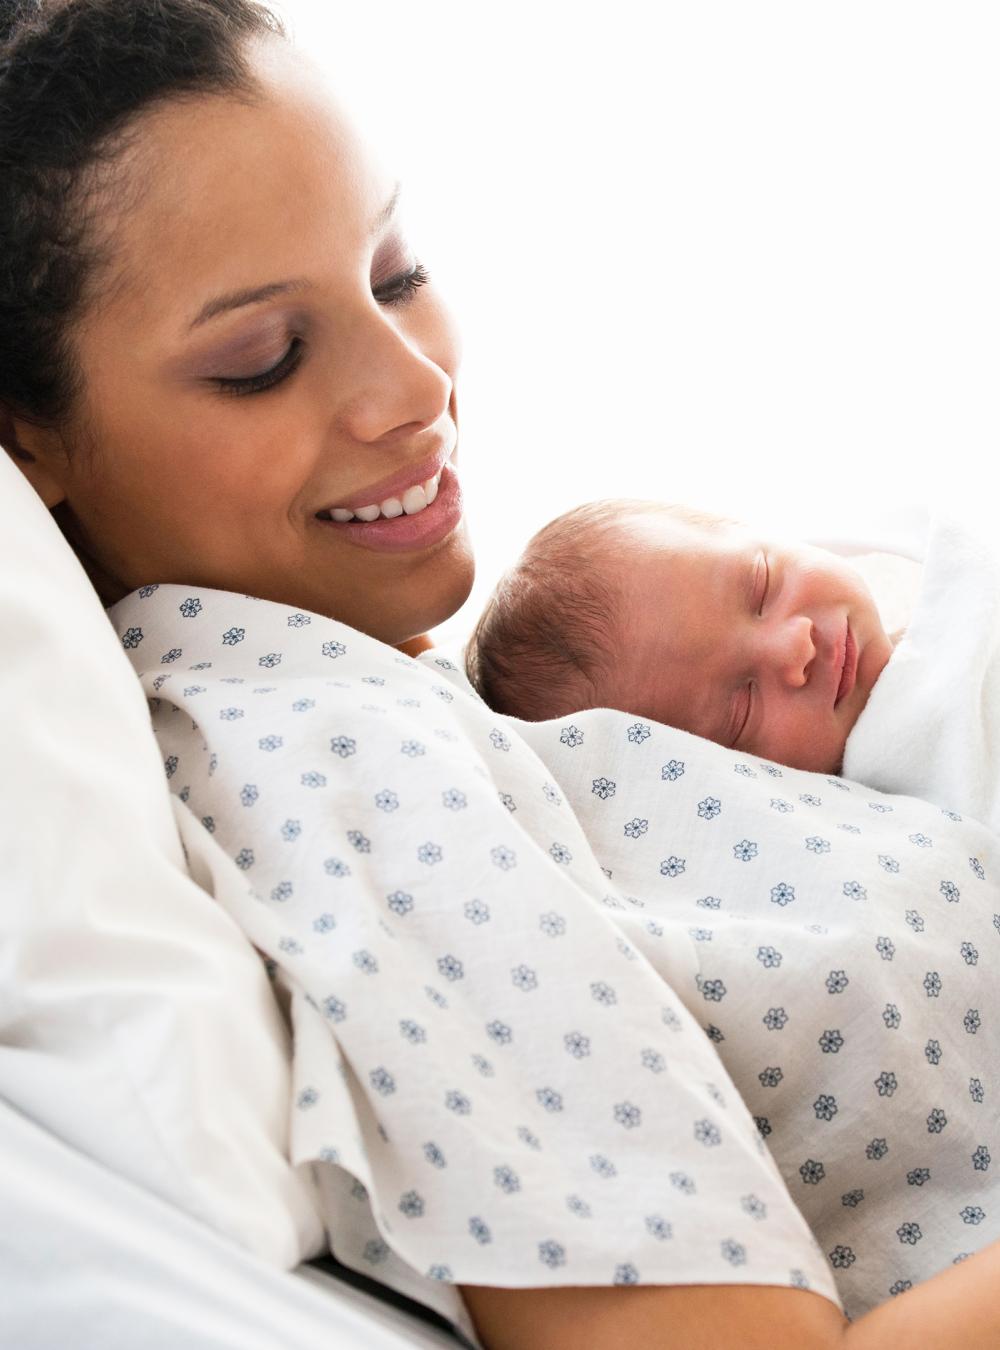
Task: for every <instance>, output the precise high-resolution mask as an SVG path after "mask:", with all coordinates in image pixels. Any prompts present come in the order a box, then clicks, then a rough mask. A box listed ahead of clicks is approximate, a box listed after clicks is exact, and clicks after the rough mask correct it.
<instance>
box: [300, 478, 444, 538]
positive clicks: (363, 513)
mask: <svg viewBox="0 0 1000 1350" xmlns="http://www.w3.org/2000/svg"><path fill="white" fill-rule="evenodd" d="M440 481H441V471H440V469H439V470H438V472H437V473H436V474H435V475H434V477H433V478H428V480H427V482H426V483H417V484H415V485H414V486H413V487H411V488H407V489H406V491H405V492H404V493H403V495H402V497H387V498H386V500H385V501H384V502H379V503H377V504H376V503H374V502H373V503H372V505H371V506H356V507H355V508H354V510H353V511H349V510H348V509H347V507H346V506H332V507H329V508H328V509H327V510H326V511H319V512H317V514H318V515H319V516H320V517H321V518H323V519H329V520H335V521H337V523H338V524H340V525H346V524H347V522H348V521H349V520H363V521H371V520H378V518H379V516H383V517H384V518H385V519H386V520H394V519H395V518H396V516H402V515H407V516H415V515H417V514H418V512H420V511H422V510H423V509H424V507H426V506H430V504H431V502H433V500H434V498H435V497H436V496H437V494H438V484H439V483H440Z"/></svg>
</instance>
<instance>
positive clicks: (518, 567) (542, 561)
mask: <svg viewBox="0 0 1000 1350" xmlns="http://www.w3.org/2000/svg"><path fill="white" fill-rule="evenodd" d="M664 512H667V513H669V514H671V515H674V516H677V517H679V518H680V519H682V520H685V521H687V522H688V523H689V524H691V525H696V526H697V525H705V526H711V525H719V524H725V523H728V519H729V518H728V517H724V516H718V515H713V514H712V513H710V512H705V511H696V510H693V509H692V508H690V507H687V506H683V505H679V504H672V503H671V504H667V503H663V502H654V501H645V500H641V499H638V498H633V497H622V498H609V499H603V500H601V501H596V502H586V503H584V505H582V506H577V507H574V508H573V510H571V511H567V512H565V513H564V514H563V515H561V516H558V517H556V519H555V520H552V521H550V522H549V523H548V524H547V525H545V526H543V528H542V529H541V530H539V531H538V533H537V534H535V535H534V536H533V537H532V538H531V539H530V540H529V541H528V544H527V546H526V547H525V550H524V552H523V553H522V554H521V557H520V558H519V559H518V561H517V562H516V563H515V564H514V566H513V567H512V568H510V569H509V570H508V571H507V572H505V573H504V575H503V576H502V577H501V578H500V581H499V582H498V584H497V586H496V588H495V590H494V592H493V594H492V595H491V597H490V599H489V600H488V601H487V604H486V608H485V609H484V610H483V612H482V614H481V615H480V617H479V621H478V622H477V624H476V626H475V629H474V630H473V633H472V636H471V638H470V639H469V642H468V643H467V645H466V649H465V667H466V673H467V675H468V677H469V680H470V681H471V683H472V685H473V687H474V688H475V689H476V690H477V692H478V693H479V694H480V696H481V697H482V698H483V700H484V701H485V702H486V703H487V704H488V705H489V707H491V708H492V709H493V710H494V712H500V713H507V714H510V715H511V716H513V717H519V718H521V720H522V721H526V722H539V721H544V720H546V719H548V718H550V717H561V716H563V715H564V714H566V713H569V712H578V711H581V710H582V709H584V708H596V707H608V706H614V704H610V705H609V702H608V700H609V698H610V697H612V690H613V687H614V683H615V665H616V662H617V660H618V658H619V653H620V651H621V648H622V645H623V643H624V642H625V639H626V634H625V633H624V632H623V623H624V621H625V618H626V614H625V607H624V603H623V600H624V597H623V594H622V586H621V582H620V579H619V575H620V568H619V567H617V566H616V567H615V568H614V569H609V560H611V561H613V562H614V563H615V564H619V563H620V562H621V558H622V553H623V551H624V550H626V549H627V548H628V547H629V546H630V542H631V541H630V540H629V539H628V536H627V533H626V532H625V531H623V530H622V528H621V527H622V524H623V523H624V522H627V520H628V519H629V517H634V516H641V515H660V514H662V513H664ZM610 570H614V572H615V576H614V577H612V576H609V571H610Z"/></svg>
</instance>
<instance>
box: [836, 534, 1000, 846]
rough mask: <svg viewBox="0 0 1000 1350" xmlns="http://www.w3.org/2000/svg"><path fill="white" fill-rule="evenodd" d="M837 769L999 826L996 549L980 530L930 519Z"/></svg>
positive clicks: (999, 552) (999, 565) (999, 591)
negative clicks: (906, 606) (914, 579)
mask: <svg viewBox="0 0 1000 1350" xmlns="http://www.w3.org/2000/svg"><path fill="white" fill-rule="evenodd" d="M843 771H844V774H845V775H846V776H847V777H848V778H855V779H858V780H859V781H861V782H864V783H870V784H871V785H872V786H873V787H877V788H880V789H881V790H883V791H885V792H905V793H910V794H912V795H914V796H918V797H924V798H926V799H927V800H928V801H933V802H937V803H938V805H940V806H942V807H950V808H951V809H953V810H955V811H961V812H964V813H967V814H968V815H970V816H974V817H975V818H976V819H977V820H982V821H985V822H986V823H987V824H989V825H990V826H992V828H993V829H995V830H1000V549H998V546H997V543H996V541H995V539H994V538H993V537H991V536H989V535H987V534H986V533H985V531H982V530H980V529H973V528H971V527H970V526H968V525H966V524H963V523H962V522H961V521H958V520H956V519H952V518H949V517H945V516H939V517H937V518H936V519H935V520H934V521H933V522H932V524H931V528H930V531H929V534H928V542H927V556H926V560H925V564H924V575H923V583H922V587H921V590H920V594H919V596H918V600H917V606H916V609H915V611H914V614H913V616H912V618H911V621H910V623H909V626H908V627H907V630H906V632H905V634H904V635H903V637H902V639H901V640H900V642H899V643H898V645H897V646H896V648H895V650H894V652H893V654H892V656H891V657H890V659H889V663H888V665H887V666H886V668H885V670H883V672H882V674H881V675H880V676H879V678H878V680H877V681H876V683H875V687H874V688H873V690H872V692H871V694H870V696H869V699H868V703H867V704H866V706H865V708H864V709H863V711H862V713H861V716H860V717H859V718H858V720H857V722H856V723H855V726H854V729H853V731H852V732H851V735H850V736H849V737H848V740H847V745H846V748H845V751H844V764H843Z"/></svg>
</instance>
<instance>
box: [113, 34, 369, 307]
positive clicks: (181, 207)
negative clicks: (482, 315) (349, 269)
mask: <svg viewBox="0 0 1000 1350" xmlns="http://www.w3.org/2000/svg"><path fill="white" fill-rule="evenodd" d="M252 65H253V72H254V75H255V77H256V79H257V80H258V81H259V94H258V95H256V96H255V97H253V98H252V99H248V98H246V97H245V96H242V95H235V94H234V95H212V96H201V97H198V98H191V99H186V100H178V101H173V102H171V103H169V104H165V105H163V106H162V107H160V108H158V109H156V110H155V111H153V112H151V113H150V114H148V115H147V116H146V117H145V118H144V119H143V122H142V124H141V125H140V126H139V127H138V128H137V134H136V135H135V136H134V138H133V139H132V143H131V145H130V147H129V149H128V150H127V151H126V152H125V154H124V155H123V157H122V161H121V164H120V168H121V170H122V172H123V173H124V175H125V178H126V181H127V184H128V186H130V187H132V188H133V189H138V190H133V192H131V193H128V192H126V196H128V198H129V208H128V211H127V214H125V215H124V217H123V218H122V219H120V220H118V221H117V222H116V224H115V228H114V246H113V247H114V257H113V260H112V263H111V268H110V270H111V272H113V273H114V277H115V281H114V284H113V299H112V300H111V303H113V304H114V305H115V306H116V307H117V308H118V309H119V311H120V310H121V309H122V308H125V309H128V310H129V311H130V313H131V317H132V318H133V319H134V321H135V322H136V324H137V325H141V326H142V327H143V329H144V331H149V328H150V326H153V327H154V328H159V329H161V330H164V329H165V328H166V327H167V326H168V325H172V326H174V327H175V328H183V327H186V326H187V325H188V324H190V322H191V320H192V319H193V318H194V317H195V315H196V314H197V312H198V311H199V310H200V308H201V307H202V306H203V304H204V303H205V301H206V300H208V299H209V298H210V297H211V295H213V294H215V293H217V292H228V291H235V290H238V289H241V288H250V287H254V286H262V285H267V284H269V283H272V282H277V281H282V280H287V279H289V278H290V277H291V276H293V275H296V276H297V275H298V274H299V272H301V271H302V269H303V268H308V267H310V266H312V267H315V266H316V265H317V264H319V263H321V262H322V264H323V265H327V266H328V265H329V263H330V261H331V259H332V258H337V257H340V258H343V259H344V260H345V261H349V262H350V263H351V264H352V265H356V264H357V262H358V259H359V258H360V256H361V254H362V252H363V251H364V248H365V245H366V239H367V234H368V230H369V227H370V223H371V219H372V217H373V216H374V215H375V214H376V213H377V211H378V209H379V208H380V206H382V205H383V204H384V203H383V198H384V197H385V195H386V194H387V193H388V192H390V191H391V188H392V181H391V178H390V177H389V175H388V174H386V173H385V172H384V170H383V169H382V166H381V165H380V164H379V162H378V161H377V159H376V157H375V155H374V153H373V152H372V150H371V148H370V146H369V145H368V144H367V142H366V141H365V140H364V138H363V137H362V136H361V135H360V133H359V132H358V130H357V128H356V127H355V126H354V124H353V122H352V121H351V119H350V117H349V115H348V114H347V113H346V111H345V110H344V109H343V107H342V106H341V105H340V104H339V103H338V102H337V100H336V98H335V97H334V94H333V91H332V90H331V89H330V87H329V85H328V83H327V82H326V80H325V78H324V76H323V75H322V73H321V72H320V71H318V70H317V69H316V68H315V67H314V66H313V65H312V63H310V62H309V61H308V60H307V59H306V58H304V57H303V56H302V55H301V54H300V53H298V52H296V51H295V50H294V49H293V48H290V47H288V45H287V44H285V43H283V42H279V41H277V40H275V39H268V40H266V41H265V42H263V43H256V44H254V56H253V61H252ZM111 205H112V212H113V203H112V204H111ZM119 317H120V313H119Z"/></svg>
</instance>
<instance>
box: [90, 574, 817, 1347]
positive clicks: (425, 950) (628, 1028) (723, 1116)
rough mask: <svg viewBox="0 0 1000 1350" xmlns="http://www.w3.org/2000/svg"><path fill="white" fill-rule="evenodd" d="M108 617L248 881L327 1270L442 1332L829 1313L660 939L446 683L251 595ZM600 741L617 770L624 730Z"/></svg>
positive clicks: (457, 683) (425, 661)
mask: <svg viewBox="0 0 1000 1350" xmlns="http://www.w3.org/2000/svg"><path fill="white" fill-rule="evenodd" d="M109 615H110V618H111V620H112V622H113V624H114V625H115V628H116V631H117V632H118V634H119V635H120V637H121V640H122V643H123V645H124V647H125V649H126V651H127V652H128V654H129V656H130V658H131V659H132V661H133V663H134V665H135V668H136V670H137V672H138V673H139V675H140V678H141V680H142V682H143V685H144V686H145V688H146V691H147V694H148V696H149V698H150V704H151V709H152V713H153V722H154V727H155V730H156V734H157V736H158V738H159V742H160V745H161V748H162V751H163V755H164V765H165V771H166V773H167V775H168V777H169V779H170V784H171V788H172V790H173V791H174V792H175V793H176V794H177V795H178V797H179V798H180V799H181V800H182V801H183V802H184V803H185V804H186V808H187V814H186V816H185V817H183V819H186V820H187V821H188V827H189V828H190V829H193V830H199V831H201V830H208V831H210V832H211V834H212V838H213V840H214V841H215V842H217V844H218V846H219V848H220V849H221V850H222V851H223V852H224V853H225V854H226V855H227V856H228V858H229V859H231V860H232V862H233V863H234V864H235V866H236V867H237V868H239V869H241V870H242V871H243V872H244V873H245V876H246V882H247V885H246V892H245V895H244V897H243V898H242V900H241V901H236V900H232V899H229V900H227V901H226V902H225V903H227V905H228V906H229V907H230V912H231V914H232V917H233V918H234V920H235V921H236V923H237V924H238V925H239V926H240V927H241V928H242V929H243V931H244V932H245V933H246V934H247V936H248V938H249V939H250V940H251V941H252V942H253V944H254V945H255V946H256V947H257V948H258V949H259V950H260V951H261V952H262V953H263V954H264V955H265V956H266V958H267V959H268V961H269V962H270V963H271V969H272V971H273V972H274V975H275V979H276V981H277V984H278V986H279V989H282V990H284V991H286V992H287V994H288V997H289V1001H290V1015H291V1018H292V1021H293V1026H294V1053H295V1062H294V1077H295V1083H296V1089H295V1099H294V1102H291V1103H290V1106H289V1109H290V1115H291V1131H290V1133H291V1153H292V1161H293V1162H294V1163H314V1170H315V1176H316V1180H317V1183H318V1185H319V1187H320V1189H321V1193H322V1195H323V1200H324V1206H325V1220H326V1223H327V1225H328V1229H329V1234H330V1242H331V1246H332V1249H333V1250H334V1252H335V1253H336V1255H337V1256H338V1257H339V1258H340V1259H341V1260H343V1261H344V1262H345V1263H347V1264H348V1265H351V1266H354V1267H356V1268H358V1269H361V1270H365V1271H367V1272H368V1273H370V1274H372V1275H374V1276H375V1277H376V1278H378V1279H381V1280H383V1281H384V1282H385V1283H386V1284H388V1285H390V1286H393V1287H395V1288H397V1289H400V1290H402V1291H403V1292H405V1293H409V1294H411V1295H413V1296H415V1297H417V1298H420V1299H421V1300H423V1301H424V1302H425V1303H427V1304H428V1305H430V1306H431V1307H435V1308H437V1309H438V1310H440V1311H441V1312H443V1313H444V1314H445V1315H446V1316H449V1317H451V1318H452V1319H453V1320H454V1321H456V1322H457V1323H458V1324H459V1325H461V1326H463V1327H464V1328H465V1329H466V1330H467V1331H469V1330H470V1327H469V1323H468V1319H467V1317H466V1315H465V1312H464V1308H463V1305H462V1302H461V1299H460V1298H459V1297H458V1296H457V1293H456V1291H455V1289H454V1288H453V1285H454V1284H456V1283H463V1282H469V1283H480V1284H491V1285H505V1286H538V1285H560V1284H576V1285H589V1284H612V1283H622V1284H629V1283H636V1282H642V1283H655V1284H681V1283H682V1284H688V1283H692V1284H706V1283H707V1284H713V1283H725V1284H732V1283H764V1284H779V1285H780V1284H784V1285H799V1286H807V1287H812V1288H814V1289H816V1290H817V1291H819V1292H820V1293H822V1294H824V1295H826V1296H827V1297H830V1298H832V1299H834V1301H838V1295H837V1291H836V1288H835V1285H834V1281H833V1278H832V1275H831V1271H830V1267H829V1265H828V1262H827V1259H826V1257H825V1256H824V1255H823V1254H822V1253H821V1252H820V1251H819V1250H818V1248H817V1246H816V1243H815V1240H814V1238H813V1237H812V1234H811V1233H810V1231H809V1228H808V1226H807V1225H806V1223H805V1221H804V1220H803V1218H802V1216H801V1214H800V1212H799V1210H798V1208H797V1207H796V1205H795V1203H794V1202H793V1200H792V1199H791V1197H790V1196H789V1194H788V1190H787V1187H786V1185H785V1182H784V1180H783V1179H782V1177H781V1174H780V1172H779V1170H778V1168H777V1166H776V1165H775V1163H774V1161H773V1159H772V1157H771V1156H770V1154H769V1152H768V1150H767V1148H766V1147H765V1146H764V1144H763V1142H762V1139H761V1136H760V1133H759V1131H758V1129H757V1128H756V1126H755V1123H754V1121H753V1119H752V1117H751V1114H750V1113H749V1111H748V1110H747V1107H746V1106H745V1104H744V1103H743V1101H742V1100H741V1098H740V1094H739V1092H738V1091H737V1090H736V1088H735V1087H734V1085H733V1082H732V1080H731V1078H730V1076H729V1074H728V1073H727V1071H726V1068H725V1067H724V1065H723V1063H722V1061H721V1060H720V1058H719V1054H718V1051H717V1048H716V1046H715V1045H713V1043H712V1041H711V1040H710V1039H709V1038H707V1037H706V1036H705V1034H704V1031H703V1030H702V1029H701V1027H700V1026H699V1024H698V1022H697V1021H696V1020H695V1018H694V1017H693V1016H692V1014H691V1012H690V1011H689V1010H688V1008H687V1007H686V1006H685V1004H684V1002H683V1000H682V998H681V997H679V995H678V993H677V991H676V988H675V985H676V984H683V985H684V986H685V988H686V991H687V993H688V995H689V997H691V996H694V995H695V994H696V984H695V977H696V975H697V968H698V960H697V957H696V955H695V952H694V946H695V943H694V940H693V939H692V937H691V936H690V935H689V933H688V932H687V927H688V923H687V916H686V914H685V915H683V916H682V917H681V918H680V919H679V920H678V921H677V922H675V923H674V924H673V926H672V927H671V929H670V931H669V936H668V938H667V940H666V941H664V940H661V937H660V936H656V937H654V936H653V934H652V932H651V931H650V932H646V930H645V929H642V930H638V929H637V930H634V933H635V935H636V936H642V937H643V938H644V946H643V947H642V948H639V947H638V946H637V944H636V942H635V941H634V940H630V938H631V937H632V934H631V933H630V935H629V936H626V934H625V932H624V930H623V927H622V924H621V922H620V919H621V917H622V912H623V911H624V910H626V909H628V908H630V906H629V905H627V904H626V902H625V900H624V899H623V897H622V896H621V894H620V893H619V892H618V890H617V888H616V887H615V885H614V884H613V881H609V878H608V877H607V876H606V875H605V872H604V871H602V868H601V866H600V865H599V864H598V862H597V861H596V860H595V858H594V855H593V852H592V851H591V849H590V847H589V845H588V842H587V838H586V835H585V834H584V831H583V829H582V828H581V824H580V822H579V820H578V819H577V816H576V814H575V812H574V810H573V809H572V807H571V805H570V804H569V803H568V802H567V800H566V799H565V794H564V793H563V792H562V791H561V790H560V787H559V784H558V782H557V781H556V778H555V776H554V774H553V772H552V770H551V769H550V768H549V767H548V766H547V765H546V764H545V763H543V762H542V760H541V759H540V758H539V757H538V756H537V755H536V754H535V753H533V751H532V749H531V748H530V747H529V745H528V744H527V742H526V741H525V740H524V739H523V737H521V736H520V735H518V733H517V730H516V724H514V723H513V722H512V721H510V720H507V721H504V720H502V719H498V718H496V717H495V716H494V715H493V714H492V713H490V712H489V711H488V709H487V708H486V706H485V705H484V704H483V703H482V702H481V701H480V700H479V699H478V698H476V696H475V695H474V694H473V693H472V692H471V691H470V690H469V689H468V687H467V685H466V683H465V682H464V677H462V676H461V674H460V672H458V671H457V670H456V669H454V668H453V667H451V663H450V662H449V661H447V660H446V659H445V658H440V657H438V658H435V657H434V655H433V653H431V654H429V655H428V656H426V657H424V658H421V660H419V661H417V660H413V659H411V658H410V657H407V656H403V655H401V654H399V653H398V652H395V651H394V650H393V649H392V648H389V647H387V646H385V645H384V644H381V643H379V642H376V641H374V640H373V639H370V638H368V637H366V636H364V635H362V634H360V633H358V632H356V631H354V630H352V629H349V628H347V627H345V626H344V625H342V624H339V623H335V622H333V621H331V620H329V619H326V618H323V617H322V616H319V615H315V614H304V613H301V612H298V611H294V610H293V609H290V608H289V607H287V606H282V605H279V604H276V603H273V602H270V601H266V600H259V599H254V598H251V597H247V596H241V595H235V594H230V593H227V592H219V591H213V590H209V589H201V588H199V589H197V590H191V589H188V588H184V587H180V586H175V585H163V586H158V587H157V586H146V587H143V588H142V589H141V590H140V591H137V592H134V593H133V594H131V595H130V596H128V597H126V598H125V599H124V600H123V601H121V602H119V604H117V605H115V606H114V607H113V608H112V609H111V610H110V611H109ZM437 661H441V662H442V663H443V664H442V665H438V664H436V662H437ZM449 667H451V668H449ZM591 716H593V715H591ZM548 725H549V731H550V733H551V735H550V739H551V741H552V744H553V745H554V747H555V748H556V749H560V748H561V749H563V750H568V749H569V748H570V747H569V746H568V745H566V744H563V742H562V739H561V735H562V733H561V730H560V728H559V726H558V725H557V724H548ZM594 725H595V727H596V725H597V724H596V723H594ZM605 725H606V732H605V734H606V737H607V745H606V747H605V748H606V749H608V751H609V753H610V748H611V746H612V744H614V745H617V743H618V742H621V743H622V744H623V745H626V746H628V745H630V743H631V742H630V739H629V736H630V733H628V731H627V727H628V725H629V719H628V718H627V717H625V716H624V715H623V714H609V715H607V719H606V724H605ZM536 732H537V728H536ZM573 739H574V737H573V736H569V737H568V740H569V741H573ZM591 740H592V742H593V745H594V749H595V750H598V751H599V750H600V749H601V742H600V740H599V738H598V733H597V731H596V730H595V733H594V735H593V736H592V737H591ZM589 748H590V746H589V743H588V753H589ZM577 749H579V746H577ZM651 753H653V752H651ZM594 776H596V775H594ZM588 792H589V783H588ZM199 822H200V823H199ZM671 885H672V882H671V879H670V878H669V877H666V876H661V875H660V872H659V871H658V870H657V871H656V873H655V875H654V877H653V878H651V880H650V887H651V891H654V892H655V891H656V889H657V888H662V889H663V891H664V895H665V896H666V897H667V898H668V899H669V898H670V897H669V888H670V886H671ZM637 903H638V902H637ZM663 931H664V930H663V929H660V930H659V932H660V934H661V935H662V933H663ZM699 997H700V996H699Z"/></svg>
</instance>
